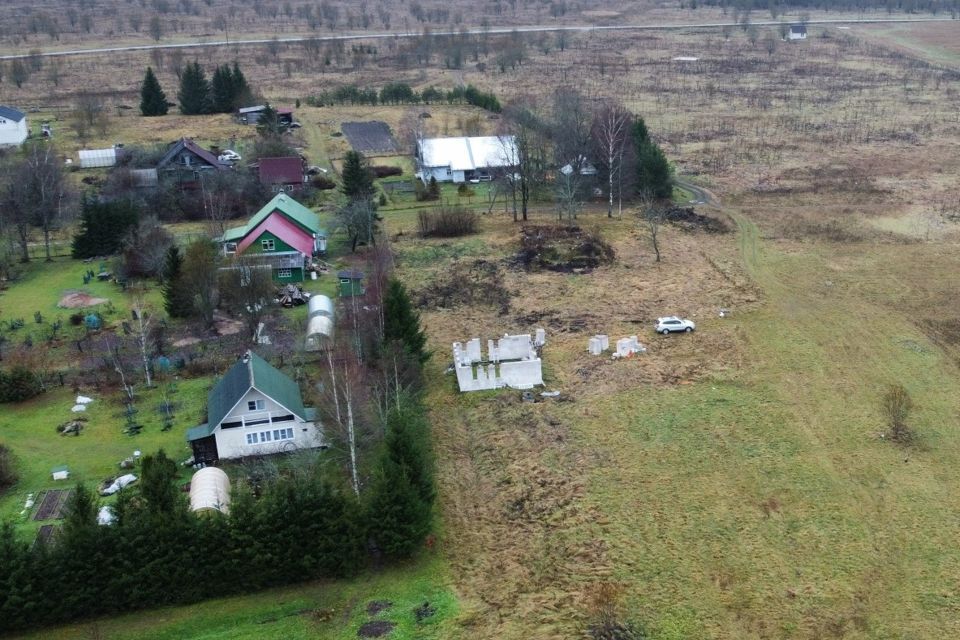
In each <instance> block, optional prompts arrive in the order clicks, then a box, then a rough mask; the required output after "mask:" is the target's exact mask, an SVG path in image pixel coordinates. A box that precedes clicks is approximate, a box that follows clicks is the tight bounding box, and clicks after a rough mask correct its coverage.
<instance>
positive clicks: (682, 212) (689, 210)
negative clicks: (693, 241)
mask: <svg viewBox="0 0 960 640" xmlns="http://www.w3.org/2000/svg"><path fill="white" fill-rule="evenodd" d="M664 219H665V220H666V221H667V222H669V223H670V224H672V225H673V226H675V227H679V228H680V229H683V230H684V231H706V232H707V233H729V232H730V227H728V226H727V225H726V223H724V222H723V221H722V220H718V219H717V218H711V217H709V216H704V215H701V214H699V213H697V212H696V211H694V210H693V207H673V208H672V209H668V210H667V211H666V213H665V214H664Z"/></svg>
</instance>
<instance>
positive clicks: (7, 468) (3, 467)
mask: <svg viewBox="0 0 960 640" xmlns="http://www.w3.org/2000/svg"><path fill="white" fill-rule="evenodd" d="M18 477H19V476H18V475H17V467H16V463H15V461H14V459H13V452H12V451H10V447H8V446H7V445H5V444H3V443H0V494H2V493H3V492H4V491H6V490H7V489H9V488H10V487H12V486H13V485H15V484H16V483H17V479H18Z"/></svg>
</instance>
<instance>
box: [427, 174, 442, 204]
mask: <svg viewBox="0 0 960 640" xmlns="http://www.w3.org/2000/svg"><path fill="white" fill-rule="evenodd" d="M427 195H428V196H429V199H430V200H439V199H440V184H439V183H438V182H437V178H436V176H430V184H429V185H428V186H427Z"/></svg>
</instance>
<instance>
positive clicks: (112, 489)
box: [100, 473, 137, 496]
mask: <svg viewBox="0 0 960 640" xmlns="http://www.w3.org/2000/svg"><path fill="white" fill-rule="evenodd" d="M136 481H137V476H135V475H133V474H132V473H128V474H126V475H123V476H120V477H119V478H117V479H116V480H114V481H113V483H112V484H110V485H109V486H108V487H107V488H105V489H103V490H102V491H101V492H100V495H102V496H112V495H113V494H115V493H116V492H117V491H120V490H121V489H123V488H124V487H128V486H130V485H131V484H133V483H134V482H136Z"/></svg>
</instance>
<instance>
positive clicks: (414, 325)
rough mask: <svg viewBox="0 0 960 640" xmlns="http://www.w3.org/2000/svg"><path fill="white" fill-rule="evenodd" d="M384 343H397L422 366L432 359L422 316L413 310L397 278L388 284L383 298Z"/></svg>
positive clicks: (408, 297) (404, 289) (404, 288)
mask: <svg viewBox="0 0 960 640" xmlns="http://www.w3.org/2000/svg"><path fill="white" fill-rule="evenodd" d="M383 341H384V342H385V343H390V342H393V341H396V342H398V343H400V344H402V345H403V348H404V350H405V351H406V352H407V353H408V354H410V356H412V357H414V358H416V359H417V360H418V361H419V362H420V363H421V364H422V363H424V362H426V361H427V360H428V359H429V358H430V354H429V353H428V352H427V351H426V350H425V346H426V344H427V334H426V333H425V332H424V331H423V329H421V328H420V314H419V313H417V311H416V310H414V308H413V303H412V302H411V301H410V296H409V295H408V294H407V289H406V287H404V286H403V283H402V282H400V281H399V280H397V279H396V278H391V279H390V282H389V283H387V291H386V293H385V295H384V296H383Z"/></svg>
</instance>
